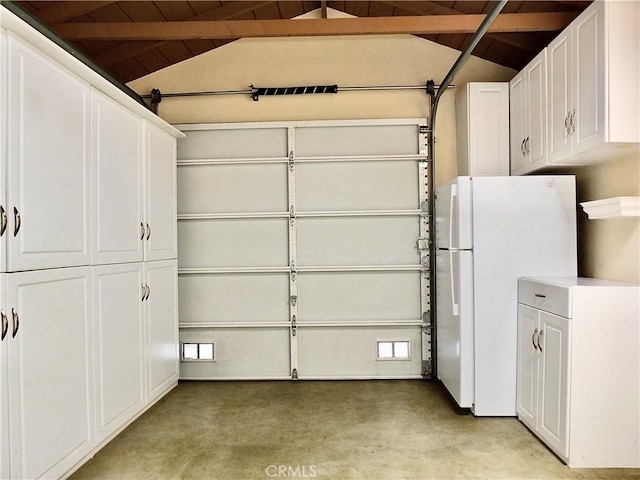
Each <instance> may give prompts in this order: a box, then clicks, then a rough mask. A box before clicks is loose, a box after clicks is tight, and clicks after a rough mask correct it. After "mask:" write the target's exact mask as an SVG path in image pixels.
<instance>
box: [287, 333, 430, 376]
mask: <svg viewBox="0 0 640 480" xmlns="http://www.w3.org/2000/svg"><path fill="white" fill-rule="evenodd" d="M298 336H299V342H300V368H299V370H298V375H299V378H302V379H314V378H380V377H382V378H385V377H387V378H403V377H406V378H413V377H420V374H421V352H420V327H375V328H374V327H366V328H359V327H356V328H353V327H334V328H326V327H323V328H315V327H303V328H300V329H299V333H298ZM378 341H409V342H410V346H409V353H410V359H409V360H377V359H376V342H378Z"/></svg>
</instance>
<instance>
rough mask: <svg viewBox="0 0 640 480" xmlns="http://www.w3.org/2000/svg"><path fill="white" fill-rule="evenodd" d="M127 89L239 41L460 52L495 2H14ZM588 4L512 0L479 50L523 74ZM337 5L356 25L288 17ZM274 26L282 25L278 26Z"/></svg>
mask: <svg viewBox="0 0 640 480" xmlns="http://www.w3.org/2000/svg"><path fill="white" fill-rule="evenodd" d="M14 3H15V4H17V5H18V6H20V7H21V8H23V9H24V10H26V11H27V12H29V13H30V14H32V15H34V16H35V17H37V18H38V19H39V20H40V21H41V22H42V23H44V24H45V25H47V26H48V27H49V28H50V29H51V30H52V31H54V32H56V33H57V34H58V35H60V36H61V37H62V38H64V39H66V40H67V41H68V42H69V43H70V44H71V45H73V46H74V47H75V48H77V49H78V50H80V51H81V52H82V53H84V54H85V55H86V56H87V57H88V58H89V59H91V60H92V61H93V62H94V63H96V64H97V65H98V66H100V67H101V68H102V69H103V70H105V71H106V72H107V73H109V74H110V75H112V76H113V77H114V78H116V79H117V80H119V81H121V82H123V83H126V82H129V81H131V80H134V79H136V78H139V77H142V76H144V75H147V74H149V73H151V72H154V71H156V70H159V69H161V68H164V67H167V66H169V65H172V64H174V63H177V62H180V61H182V60H185V59H188V58H190V57H193V56H195V55H198V54H201V53H204V52H206V51H209V50H211V49H214V48H218V47H221V46H222V45H224V44H226V43H228V42H231V41H234V40H236V39H238V38H246V37H261V36H297V35H300V36H305V35H338V34H360V35H362V34H373V33H377V34H385V33H412V34H417V35H419V36H420V37H423V38H426V39H428V40H432V41H434V42H437V43H439V44H442V45H446V46H448V47H452V48H454V49H457V50H462V49H463V48H464V46H465V45H466V43H467V42H468V41H469V38H470V37H471V34H472V32H474V31H475V29H476V27H477V25H478V24H479V23H480V22H481V20H482V18H483V15H480V14H483V13H486V12H487V11H488V10H489V9H490V8H491V5H492V2H491V1H484V0H483V1H469V0H465V1H449V2H433V1H391V0H388V1H330V0H329V1H324V0H322V1H293V0H288V1H276V2H274V1H227V2H217V1H200V0H199V1H193V0H192V1H24V0H20V1H16V2H14ZM590 3H591V2H590V1H537V0H536V1H514V0H510V1H509V2H508V3H507V5H506V6H505V8H504V9H503V10H502V13H501V14H500V16H499V17H498V19H497V20H496V22H495V23H494V27H493V28H492V30H490V32H489V33H488V34H487V35H486V36H485V38H484V39H483V40H482V41H481V42H480V43H479V44H478V46H477V47H476V48H475V50H474V52H473V54H474V55H476V56H478V57H481V58H484V59H486V60H490V61H492V62H495V63H498V64H500V65H504V66H507V67H511V68H514V69H516V70H520V69H521V68H522V67H524V66H525V65H526V64H527V63H528V62H529V60H530V59H531V58H533V56H534V55H535V54H536V53H537V52H539V51H540V50H542V48H544V47H545V46H546V45H547V44H548V43H549V41H550V40H551V39H552V38H553V37H555V36H556V35H557V34H558V33H559V32H560V31H561V30H562V29H563V28H564V27H565V26H566V25H568V24H569V23H570V22H571V20H573V18H575V17H576V16H577V15H578V14H579V13H580V12H581V11H582V10H584V9H585V8H586V7H587V6H588V5H589V4H590ZM327 8H333V9H336V10H340V11H343V12H346V13H348V14H351V15H355V16H357V17H360V18H359V19H356V20H352V21H349V20H347V21H341V20H334V19H326V18H323V19H318V20H310V21H301V20H295V21H288V20H289V19H291V18H293V17H296V16H298V15H302V14H303V13H307V12H309V11H312V10H315V9H321V11H322V12H323V16H324V17H326V13H325V12H326V9H327ZM274 20H276V21H274Z"/></svg>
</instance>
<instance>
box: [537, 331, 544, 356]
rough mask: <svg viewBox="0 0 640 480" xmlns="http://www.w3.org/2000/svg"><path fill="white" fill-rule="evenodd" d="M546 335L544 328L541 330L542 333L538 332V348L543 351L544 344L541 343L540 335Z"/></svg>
mask: <svg viewBox="0 0 640 480" xmlns="http://www.w3.org/2000/svg"><path fill="white" fill-rule="evenodd" d="M543 335H544V332H543V331H542V330H540V333H539V334H538V350H540V351H541V352H542V345H540V337H541V336H543Z"/></svg>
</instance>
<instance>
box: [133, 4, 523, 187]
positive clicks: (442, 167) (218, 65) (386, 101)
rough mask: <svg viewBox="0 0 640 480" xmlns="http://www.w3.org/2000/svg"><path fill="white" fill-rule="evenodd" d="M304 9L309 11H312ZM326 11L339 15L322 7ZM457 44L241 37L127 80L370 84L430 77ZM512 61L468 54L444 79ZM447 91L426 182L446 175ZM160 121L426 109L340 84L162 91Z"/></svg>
mask: <svg viewBox="0 0 640 480" xmlns="http://www.w3.org/2000/svg"><path fill="white" fill-rule="evenodd" d="M318 15H319V13H318V12H317V11H316V12H312V14H311V15H308V16H307V18H308V17H309V16H318ZM330 16H343V14H340V12H336V11H333V10H330ZM459 53H460V52H458V51H456V50H453V49H450V48H447V47H443V46H441V45H438V44H436V43H433V42H430V41H427V40H423V39H421V38H418V37H414V36H411V35H387V36H351V37H306V38H270V39H244V40H239V41H236V42H232V43H230V44H227V45H225V46H223V47H220V48H218V49H216V50H213V51H210V52H207V53H204V54H202V55H199V56H197V57H194V58H192V59H189V60H185V61H184V62H181V63H179V64H176V65H173V66H171V67H168V68H166V69H164V70H160V71H158V72H155V73H153V74H150V75H148V76H146V77H143V78H140V79H138V80H135V81H133V82H131V83H129V86H130V87H131V88H132V89H133V90H135V91H136V92H138V93H140V94H148V93H149V92H150V91H151V89H152V88H159V89H160V90H161V91H162V92H164V93H170V92H190V91H210V90H243V89H247V88H249V85H251V84H253V85H255V86H260V87H284V86H304V85H332V84H337V85H338V87H346V86H370V85H424V84H426V81H427V80H429V79H433V80H434V81H435V82H436V83H439V82H440V81H441V80H442V79H443V77H444V76H445V75H446V73H447V72H448V71H449V69H450V68H451V66H452V65H453V63H454V62H455V60H456V59H457V58H458V55H459ZM515 73H516V72H515V71H514V70H511V69H509V68H505V67H502V66H499V65H496V64H494V63H491V62H488V61H485V60H481V59H479V58H476V57H471V58H470V59H469V60H468V62H467V64H466V65H465V66H464V67H463V69H462V70H461V71H460V73H459V74H458V75H457V76H456V78H455V80H454V84H457V85H462V84H464V83H466V82H469V81H508V80H510V79H511V78H512V77H513V76H514V75H515ZM454 97H455V92H454V91H453V90H452V91H449V92H447V93H446V94H445V95H444V96H443V97H442V101H441V103H440V106H439V109H438V117H437V124H436V127H437V128H436V137H437V148H436V158H437V166H436V175H437V178H436V183H437V184H441V183H443V182H445V181H447V180H449V179H450V178H453V177H454V176H455V175H456V146H455V117H454V115H455V111H454ZM159 114H160V116H161V117H162V118H164V119H165V120H167V121H168V122H170V123H209V122H211V123H226V122H262V121H282V120H333V119H361V118H413V117H426V116H427V115H428V97H427V95H426V93H425V92H423V91H402V92H340V93H338V94H336V95H333V94H325V95H307V96H288V97H262V98H261V99H260V101H258V102H254V101H253V100H252V99H251V97H250V96H249V95H231V96H211V97H192V98H176V99H169V98H166V99H164V100H163V101H162V103H161V104H160V108H159Z"/></svg>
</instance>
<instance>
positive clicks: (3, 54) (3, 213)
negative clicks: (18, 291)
mask: <svg viewBox="0 0 640 480" xmlns="http://www.w3.org/2000/svg"><path fill="white" fill-rule="evenodd" d="M6 48H7V33H6V32H5V31H4V30H3V29H0V65H1V66H2V67H0V272H5V271H6V270H7V263H6V262H7V258H6V255H5V252H6V247H5V245H6V238H7V227H8V223H9V218H8V215H7V202H6V200H7V198H6V190H5V171H6V170H5V169H6V155H7V135H6V125H7V77H6V73H7V69H6V68H4V66H5V65H6V60H7V51H6ZM1 474H2V471H1V470H0V475H1ZM0 478H4V477H0Z"/></svg>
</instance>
